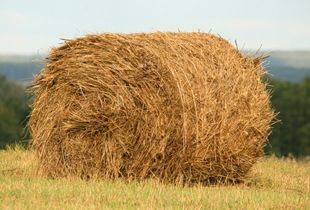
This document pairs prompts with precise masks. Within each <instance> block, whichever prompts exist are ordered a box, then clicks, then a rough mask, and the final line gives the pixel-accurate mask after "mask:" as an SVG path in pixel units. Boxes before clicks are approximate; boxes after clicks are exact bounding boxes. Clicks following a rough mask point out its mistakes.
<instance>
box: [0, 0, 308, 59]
mask: <svg viewBox="0 0 310 210" xmlns="http://www.w3.org/2000/svg"><path fill="white" fill-rule="evenodd" d="M198 30H199V31H202V32H211V33H213V34H219V35H220V36H221V37H223V38H226V39H228V40H230V41H231V42H232V43H235V40H236V41H237V43H238V47H239V48H242V49H251V50H257V49H261V50H310V0H226V1H224V0H215V1H209V0H153V1H152V0H127V1H126V0H110V1H106V0H101V1H100V0H83V1H82V0H49V1H47V0H0V53H1V54H41V53H47V52H48V50H49V49H50V48H51V47H55V46H58V45H59V44H61V43H62V40H61V38H65V39H72V38H74V37H80V36H83V35H85V34H89V33H104V32H118V33H136V32H154V31H187V32H191V31H198Z"/></svg>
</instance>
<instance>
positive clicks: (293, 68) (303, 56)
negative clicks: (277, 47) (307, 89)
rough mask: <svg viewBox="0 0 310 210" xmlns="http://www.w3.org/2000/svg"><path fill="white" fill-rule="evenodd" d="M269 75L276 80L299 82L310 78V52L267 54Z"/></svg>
mask: <svg viewBox="0 0 310 210" xmlns="http://www.w3.org/2000/svg"><path fill="white" fill-rule="evenodd" d="M267 54H270V57H269V58H267V59H266V61H265V63H266V68H267V71H268V73H269V74H270V75H271V76H272V77H273V78H276V79H280V80H287V81H292V82H298V81H301V80H303V79H304V78H305V77H310V51H275V52H269V53H268V52H267Z"/></svg>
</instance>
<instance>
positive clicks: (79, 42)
mask: <svg viewBox="0 0 310 210" xmlns="http://www.w3.org/2000/svg"><path fill="white" fill-rule="evenodd" d="M263 74H264V70H263V67H262V64H261V61H260V60H258V59H254V58H249V57H246V56H244V55H242V54H241V53H240V52H239V51H238V50H237V49H235V48H234V47H233V46H232V45H231V44H229V43H228V42H227V41H225V40H224V39H222V38H219V37H216V36H214V35H210V34H207V33H160V32H157V33H148V34H144V33H140V34H99V35H88V36H85V37H83V38H78V39H75V40H67V41H65V43H64V44H63V45H62V46H60V47H58V48H54V49H52V50H51V52H50V54H49V57H48V59H47V62H46V65H45V68H44V69H43V70H42V72H41V73H40V74H39V75H38V76H37V77H36V78H35V80H34V81H33V84H32V91H33V94H34V96H35V100H34V103H33V105H32V113H31V117H30V122H29V127H30V130H31V133H32V136H33V140H32V145H33V147H34V148H35V150H36V152H37V158H38V160H39V173H40V174H41V175H44V176H48V177H64V176H78V177H84V178H103V179H115V178H125V179H128V180H131V179H136V180H142V179H146V178H157V179H159V180H161V181H163V182H171V183H183V184H184V183H186V184H191V183H203V184H207V183H226V182H230V181H233V182H236V181H239V180H241V179H242V178H243V177H244V176H245V175H246V174H247V172H248V171H249V170H250V168H251V166H252V165H253V164H254V163H255V162H256V161H257V159H258V158H259V157H260V156H262V154H263V147H264V145H265V144H266V139H267V136H268V134H269V132H270V123H271V121H272V118H273V115H274V114H273V111H272V110H271V108H270V102H269V95H268V92H267V91H266V84H264V83H262V81H261V77H262V75H263Z"/></svg>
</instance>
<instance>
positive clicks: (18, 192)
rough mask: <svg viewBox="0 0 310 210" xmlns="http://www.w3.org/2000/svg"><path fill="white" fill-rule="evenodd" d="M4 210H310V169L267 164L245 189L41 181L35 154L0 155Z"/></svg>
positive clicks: (0, 193) (284, 162)
mask: <svg viewBox="0 0 310 210" xmlns="http://www.w3.org/2000/svg"><path fill="white" fill-rule="evenodd" d="M0 160H1V161H0V209H86V208H87V209H124V208H126V209H163V208H165V209H182V208H184V209H309V208H310V163H309V161H295V160H290V159H277V158H275V157H268V158H263V159H261V160H259V161H258V163H257V164H255V165H254V167H253V168H252V170H251V172H250V174H249V176H248V177H247V179H246V180H245V182H244V183H241V184H237V185H229V186H228V185H226V186H225V185H221V186H208V187H206V186H201V185H197V186H192V187H188V186H185V187H184V186H179V185H166V184H161V183H159V182H157V181H156V180H148V181H142V182H136V181H131V182H127V181H122V180H121V179H119V180H116V181H103V180H101V181H99V180H91V181H85V180H81V179H77V178H63V179H46V178H41V177H39V176H37V175H36V172H35V171H36V170H35V168H36V161H35V158H34V152H33V151H31V150H25V149H21V148H19V147H16V148H11V149H8V150H2V151H0Z"/></svg>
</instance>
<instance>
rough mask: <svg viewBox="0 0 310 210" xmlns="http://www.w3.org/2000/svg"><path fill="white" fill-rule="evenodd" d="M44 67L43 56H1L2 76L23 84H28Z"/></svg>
mask: <svg viewBox="0 0 310 210" xmlns="http://www.w3.org/2000/svg"><path fill="white" fill-rule="evenodd" d="M43 65H44V56H43V55H0V74H1V75H4V76H5V77H6V78H7V79H9V80H13V81H16V82H18V83H21V84H28V83H29V82H30V81H31V80H32V79H33V77H34V75H36V74H37V73H38V72H39V71H40V70H41V69H42V68H43Z"/></svg>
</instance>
